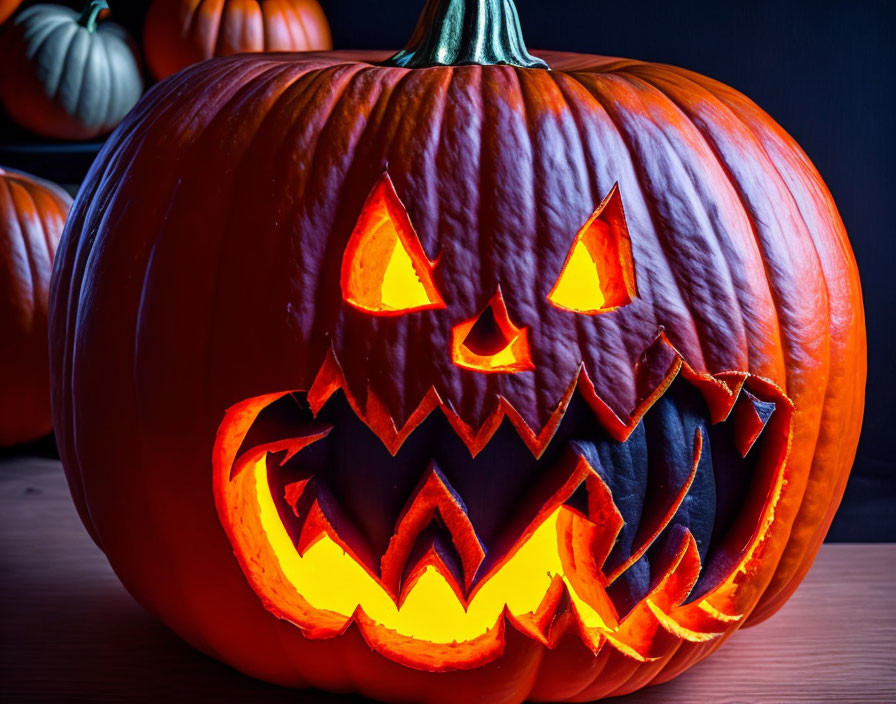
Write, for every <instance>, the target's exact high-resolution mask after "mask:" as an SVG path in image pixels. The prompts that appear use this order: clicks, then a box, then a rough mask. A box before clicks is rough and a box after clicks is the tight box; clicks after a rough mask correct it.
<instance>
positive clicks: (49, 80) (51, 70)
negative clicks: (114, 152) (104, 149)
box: [0, 5, 143, 140]
mask: <svg viewBox="0 0 896 704" xmlns="http://www.w3.org/2000/svg"><path fill="white" fill-rule="evenodd" d="M77 20H78V13H77V12H75V11H74V10H72V9H70V8H67V7H62V6H59V5H34V6H32V7H29V8H27V9H25V10H24V11H22V12H21V13H19V14H18V15H16V17H15V18H14V19H13V20H12V21H11V22H9V24H8V25H6V26H5V27H4V28H3V33H2V34H0V65H2V66H3V71H2V72H0V102H2V103H3V107H4V108H5V109H6V111H7V112H8V113H9V114H10V116H12V118H13V119H14V120H15V121H16V122H18V123H19V124H20V125H22V126H23V127H26V128H28V129H29V130H31V131H33V132H36V133H38V134H41V135H44V136H46V137H53V138H57V139H78V140H80V139H92V138H94V137H98V136H100V135H103V134H106V133H107V132H110V131H111V130H112V129H113V128H114V127H115V126H116V125H117V124H118V123H119V122H121V119H122V118H123V117H124V116H125V115H126V114H127V112H128V111H129V110H130V109H131V108H132V107H134V105H135V104H136V102H137V100H138V99H139V98H140V95H141V93H142V92H143V78H142V75H141V71H140V62H139V59H138V58H137V55H136V49H135V47H134V45H133V42H132V40H131V39H130V37H129V36H128V35H127V33H126V32H125V30H124V29H122V28H121V27H120V26H118V25H116V24H113V23H111V22H101V23H100V24H98V25H97V27H96V30H95V31H93V32H90V31H89V30H88V29H87V28H85V27H82V26H81V25H79V24H78V21H77Z"/></svg>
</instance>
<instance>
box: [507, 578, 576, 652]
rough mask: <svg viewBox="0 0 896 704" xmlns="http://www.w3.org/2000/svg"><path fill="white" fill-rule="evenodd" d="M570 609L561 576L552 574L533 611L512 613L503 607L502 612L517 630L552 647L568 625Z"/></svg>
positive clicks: (569, 602)
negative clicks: (539, 602) (549, 584)
mask: <svg viewBox="0 0 896 704" xmlns="http://www.w3.org/2000/svg"><path fill="white" fill-rule="evenodd" d="M571 609H572V604H571V601H570V597H569V590H568V589H567V587H566V584H565V583H564V582H563V577H561V576H560V575H554V577H553V578H552V579H551V586H550V587H548V591H547V593H545V595H544V599H542V600H541V604H539V606H538V608H537V609H536V610H535V611H533V612H530V613H527V614H520V615H514V614H513V613H512V612H511V611H510V609H509V608H506V607H505V609H504V614H505V616H506V617H507V618H508V620H509V621H510V622H511V623H512V624H513V625H514V626H515V627H516V629H517V630H518V631H520V632H521V633H525V634H526V635H527V636H529V637H530V638H532V640H536V641H538V642H539V643H541V644H542V645H545V646H548V647H552V646H553V644H554V643H556V641H557V640H559V638H560V636H562V634H563V633H564V632H565V631H566V628H567V627H568V626H569V623H568V621H569V616H570V611H571Z"/></svg>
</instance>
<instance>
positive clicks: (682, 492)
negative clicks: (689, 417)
mask: <svg viewBox="0 0 896 704" xmlns="http://www.w3.org/2000/svg"><path fill="white" fill-rule="evenodd" d="M702 456H703V432H702V431H701V430H700V429H699V428H698V429H697V431H696V432H695V433H694V452H693V463H692V465H691V471H690V473H689V474H688V476H687V478H686V479H685V481H684V484H682V486H681V487H680V488H679V490H678V493H677V494H675V495H674V496H673V498H672V501H671V502H670V503H669V504H668V506H666V507H665V508H664V510H663V509H661V510H660V514H659V515H658V516H656V517H654V518H653V520H652V521H651V522H649V523H642V524H641V527H640V528H639V530H638V535H637V537H636V540H635V542H636V544H637V545H638V547H637V548H636V549H634V550H632V554H631V556H630V557H629V558H628V559H627V560H626V561H625V562H623V563H622V564H620V565H618V566H617V567H615V568H613V569H612V570H611V572H610V574H608V575H607V579H608V580H609V582H613V581H614V580H616V579H617V578H618V577H619V575H621V574H622V573H623V572H625V571H626V570H627V569H628V568H629V567H631V566H632V565H633V564H635V563H636V562H637V561H638V560H640V559H641V557H642V556H643V555H644V553H645V552H647V549H648V548H649V547H650V546H651V545H653V542H654V541H655V540H656V539H657V538H658V537H659V536H660V535H661V534H662V532H663V530H664V529H665V528H666V526H668V525H669V522H670V521H671V520H672V519H673V518H674V517H675V514H676V513H678V509H679V508H680V507H681V504H682V502H683V501H684V499H685V497H686V496H687V495H688V492H689V491H690V490H691V485H692V484H693V483H694V477H696V476H697V469H698V468H699V466H700V459H701V457H702ZM645 518H646V517H645ZM642 520H644V519H643V518H642Z"/></svg>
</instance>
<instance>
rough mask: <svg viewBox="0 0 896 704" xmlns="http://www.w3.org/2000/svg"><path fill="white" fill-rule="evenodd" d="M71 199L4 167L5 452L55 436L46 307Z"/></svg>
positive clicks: (1, 404) (0, 187)
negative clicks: (47, 436) (52, 273)
mask: <svg viewBox="0 0 896 704" xmlns="http://www.w3.org/2000/svg"><path fill="white" fill-rule="evenodd" d="M71 204H72V199H71V197H70V196H69V195H68V193H66V192H65V191H64V190H62V189H61V188H60V187H59V186H56V185H55V184H52V183H49V182H48V181H42V180H41V179H38V178H35V177H33V176H29V175H28V174H24V173H21V172H18V171H12V170H9V169H6V170H4V169H2V168H0V447H10V446H12V445H17V444H19V443H24V442H28V441H29V440H35V439H37V438H39V437H41V436H43V435H46V434H47V433H49V432H50V429H51V426H52V423H51V420H50V378H49V376H50V375H49V360H48V352H47V302H48V298H49V289H50V274H51V272H52V270H53V259H54V258H55V255H56V246H57V244H58V243H59V238H60V237H61V236H62V228H63V225H64V224H65V218H66V215H68V211H69V208H70V207H71Z"/></svg>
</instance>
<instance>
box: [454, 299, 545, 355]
mask: <svg viewBox="0 0 896 704" xmlns="http://www.w3.org/2000/svg"><path fill="white" fill-rule="evenodd" d="M451 339H452V343H451V358H452V360H453V361H454V363H455V364H456V365H457V366H459V367H463V368H464V369H471V370H473V371H477V372H486V373H499V372H503V373H512V372H529V371H532V370H533V369H535V364H534V363H533V362H532V354H531V352H530V350H529V329H528V328H525V327H523V328H520V327H517V326H516V325H514V324H513V322H512V321H511V320H510V314H509V313H508V312H507V306H506V305H505V304H504V297H503V296H502V295H501V291H500V289H499V290H498V292H497V293H496V294H495V296H494V298H492V300H491V301H489V304H488V305H487V306H486V307H485V309H484V310H483V311H482V312H481V313H480V314H479V315H477V316H476V317H474V318H470V319H469V320H465V321H464V322H462V323H460V324H459V325H456V326H455V327H454V328H453V330H452V331H451Z"/></svg>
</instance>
